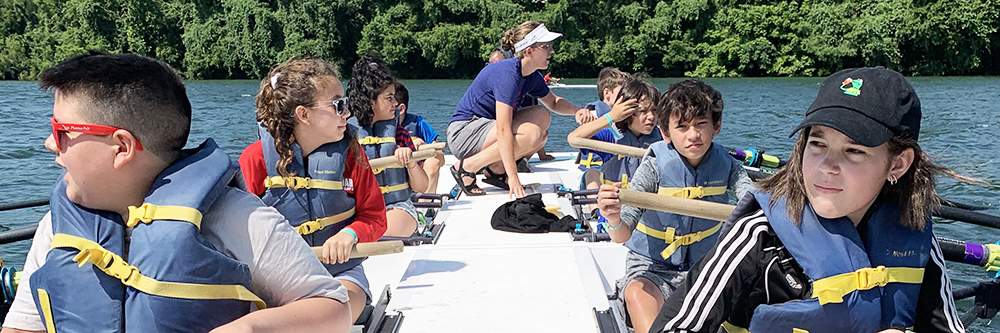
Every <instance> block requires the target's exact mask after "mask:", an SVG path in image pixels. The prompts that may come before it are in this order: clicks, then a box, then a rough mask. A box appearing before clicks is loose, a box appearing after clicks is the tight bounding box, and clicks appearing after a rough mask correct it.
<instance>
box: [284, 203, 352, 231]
mask: <svg viewBox="0 0 1000 333" xmlns="http://www.w3.org/2000/svg"><path fill="white" fill-rule="evenodd" d="M353 216H354V207H351V209H349V210H347V211H346V212H343V213H340V214H337V215H334V216H328V217H324V218H321V219H316V220H312V221H306V222H303V223H302V224H299V225H298V226H296V227H295V232H298V233H299V235H308V234H311V233H314V232H317V231H320V230H323V228H326V227H329V226H331V225H334V224H337V223H340V222H343V221H344V220H347V219H349V218H351V217H353Z"/></svg>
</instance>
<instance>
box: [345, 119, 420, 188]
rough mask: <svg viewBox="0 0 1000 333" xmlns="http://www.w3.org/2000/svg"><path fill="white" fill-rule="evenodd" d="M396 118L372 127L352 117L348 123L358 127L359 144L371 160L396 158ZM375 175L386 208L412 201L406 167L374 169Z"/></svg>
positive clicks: (377, 122)
mask: <svg viewBox="0 0 1000 333" xmlns="http://www.w3.org/2000/svg"><path fill="white" fill-rule="evenodd" d="M398 117H399V113H396V117H395V118H393V119H389V120H381V121H376V122H375V123H373V124H372V125H371V126H360V125H358V118H357V117H352V118H351V119H348V120H347V122H348V123H349V124H352V125H354V126H357V135H356V137H357V138H358V142H359V143H361V147H363V148H364V149H365V154H367V155H368V159H369V160H373V159H376V158H379V157H389V156H395V152H396V148H398V147H399V146H397V145H396V124H398V123H399V122H398V121H396V119H397V118H398ZM372 172H374V173H375V180H376V181H378V185H379V189H381V190H382V198H383V199H385V204H386V206H388V205H391V204H394V203H397V202H401V201H403V200H410V183H409V180H410V176H409V174H407V173H406V167H404V166H391V167H388V168H385V169H372Z"/></svg>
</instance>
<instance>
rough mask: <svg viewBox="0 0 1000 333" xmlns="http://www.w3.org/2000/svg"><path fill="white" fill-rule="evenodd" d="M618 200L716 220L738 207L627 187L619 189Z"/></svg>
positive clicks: (720, 219) (662, 210)
mask: <svg viewBox="0 0 1000 333" xmlns="http://www.w3.org/2000/svg"><path fill="white" fill-rule="evenodd" d="M618 200H619V201H621V203H622V204H623V205H629V206H633V207H639V208H644V209H652V210H655V211H661V212H667V213H674V214H680V215H687V216H694V217H700V218H703V219H709V220H715V221H725V220H726V219H727V218H729V215H730V214H732V213H733V209H736V206H732V205H726V204H720V203H715V202H708V201H702V200H694V199H685V198H676V197H672V196H667V195H659V194H653V193H646V192H639V191H633V190H626V189H621V190H619V191H618Z"/></svg>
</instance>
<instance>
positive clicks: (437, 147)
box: [417, 142, 448, 150]
mask: <svg viewBox="0 0 1000 333" xmlns="http://www.w3.org/2000/svg"><path fill="white" fill-rule="evenodd" d="M447 146H448V144H446V143H444V142H435V143H427V144H422V145H420V148H417V150H431V149H434V150H444V148H445V147H447Z"/></svg>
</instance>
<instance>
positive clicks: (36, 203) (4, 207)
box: [0, 198, 49, 212]
mask: <svg viewBox="0 0 1000 333" xmlns="http://www.w3.org/2000/svg"><path fill="white" fill-rule="evenodd" d="M48 204H49V198H40V199H33V200H28V201H21V202H15V203H9V204H3V205H0V212H2V211H5V210H14V209H21V208H28V207H38V206H45V205H48Z"/></svg>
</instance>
